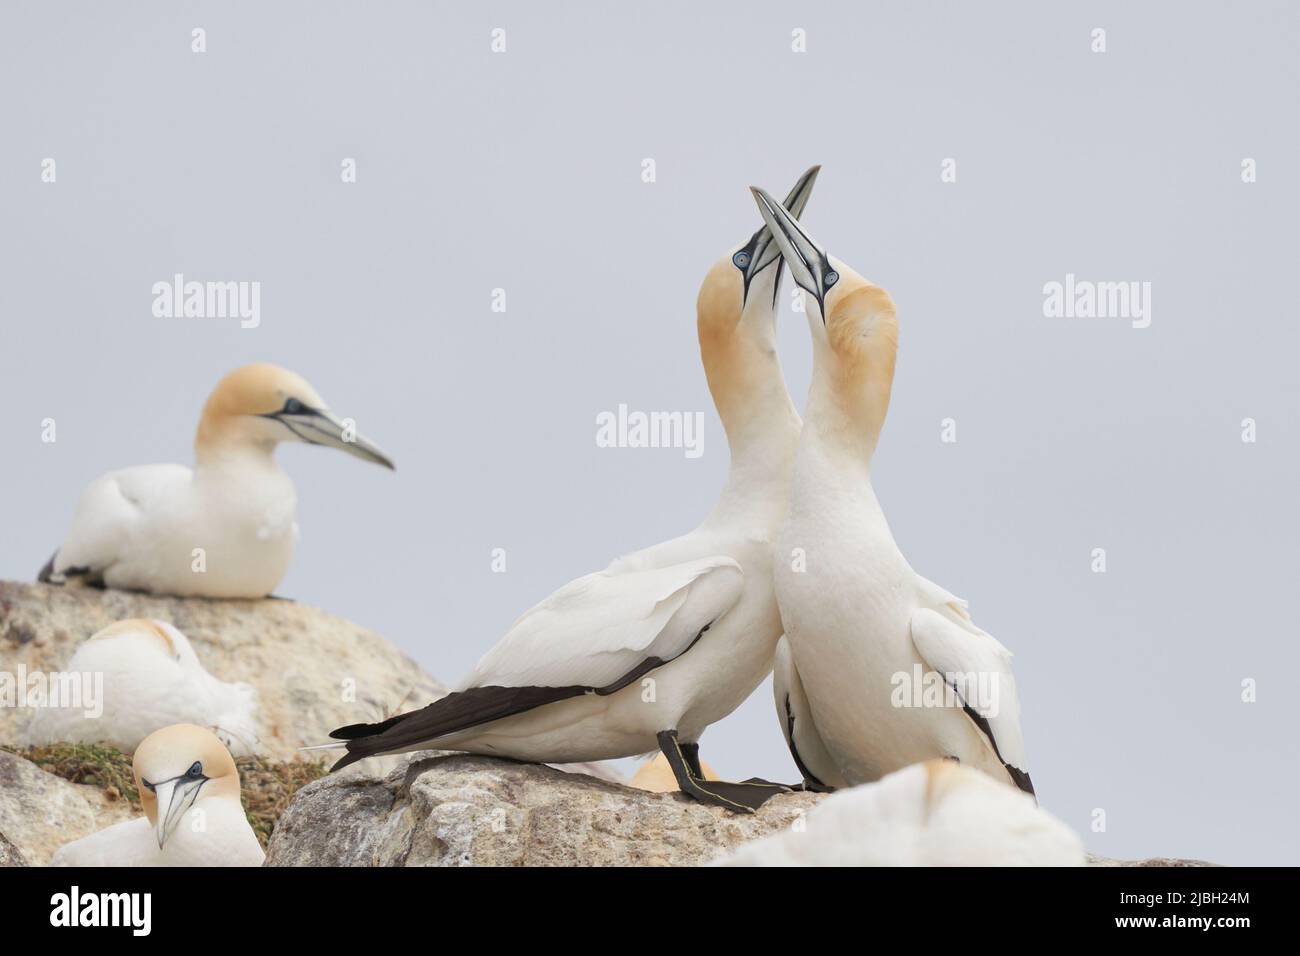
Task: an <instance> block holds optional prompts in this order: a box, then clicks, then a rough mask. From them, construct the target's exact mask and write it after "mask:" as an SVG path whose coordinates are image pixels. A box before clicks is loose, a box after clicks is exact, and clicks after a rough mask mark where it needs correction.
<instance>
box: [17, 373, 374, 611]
mask: <svg viewBox="0 0 1300 956" xmlns="http://www.w3.org/2000/svg"><path fill="white" fill-rule="evenodd" d="M283 441H303V442H307V443H309V444H316V445H326V446H328V447H332V448H338V449H341V450H343V451H346V452H348V453H349V454H352V455H355V456H357V457H358V458H363V459H365V460H366V461H371V462H375V463H377V464H381V465H384V466H385V467H388V468H392V467H393V466H392V462H391V461H389V459H388V458H387V457H386V456H385V455H384V454H383V453H382V452H380V451H379V449H378V448H376V447H375V446H374V445H372V444H370V443H369V442H368V441H367V440H366V439H364V438H363V437H361V436H360V435H359V434H357V433H356V431H355V426H354V425H353V424H351V423H350V422H348V421H347V420H345V419H341V418H339V417H338V416H336V415H334V414H333V413H332V412H330V411H329V409H328V408H327V407H326V405H325V402H324V400H323V399H322V398H321V397H320V395H318V394H317V393H316V391H315V389H313V388H312V387H311V385H309V384H308V383H307V382H306V381H305V380H304V379H303V378H301V377H300V376H298V375H295V374H294V373H293V372H290V371H288V370H287V369H283V368H279V367H277V366H274V365H267V364H255V365H247V366H244V367H243V368H239V369H236V370H235V371H233V372H231V373H230V374H229V375H227V376H226V377H225V378H223V379H222V380H221V381H220V382H219V383H218V384H217V386H216V388H215V389H213V391H212V394H211V395H210V396H209V397H208V401H207V403H206V404H205V405H204V408H203V414H202V416H201V418H200V420H199V427H198V432H197V435H196V437H195V441H194V450H195V467H194V469H193V470H191V469H189V468H186V467H184V466H182V465H141V466H138V467H135V468H123V469H120V470H117V471H111V472H109V473H107V474H105V475H102V476H101V477H99V478H97V479H95V480H94V481H93V482H91V483H90V485H88V486H87V487H86V489H85V491H84V492H82V495H81V498H80V500H79V501H78V504H77V509H76V513H75V515H74V516H73V519H72V527H71V529H70V530H69V532H68V534H67V537H66V538H65V539H64V541H63V544H62V545H61V546H60V547H59V549H58V551H56V552H55V554H54V556H53V557H52V558H50V561H49V563H48V564H47V565H46V566H45V567H44V568H43V569H42V570H41V573H40V580H42V581H48V582H52V583H56V584H58V583H62V582H63V581H64V580H65V579H66V578H67V577H68V576H84V577H86V578H88V579H89V580H92V581H99V582H102V583H104V584H105V585H107V586H108V587H112V588H125V589H130V590H137V591H148V592H151V593H154V594H178V595H199V596H203V597H223V598H238V597H243V598H259V597H265V596H266V595H268V594H270V593H271V592H272V591H273V590H275V587H276V586H277V585H278V584H279V583H280V581H281V580H282V579H283V578H284V575H285V572H286V571H287V570H288V568H289V562H290V560H291V559H292V557H293V549H294V543H295V541H296V540H297V537H298V525H297V522H296V520H295V514H296V511H297V496H296V494H295V492H294V487H293V482H292V481H291V480H290V479H289V476H288V475H287V474H285V472H284V471H283V470H281V468H280V466H279V465H278V464H276V462H275V457H274V452H275V448H276V446H277V445H278V444H279V443H280V442H283Z"/></svg>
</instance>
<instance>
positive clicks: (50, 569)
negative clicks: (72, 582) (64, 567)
mask: <svg viewBox="0 0 1300 956" xmlns="http://www.w3.org/2000/svg"><path fill="white" fill-rule="evenodd" d="M58 556H59V552H57V551H55V552H54V553H53V554H52V555H50V560H48V561H46V562H45V567H43V568H41V573H40V574H38V575H36V580H37V581H39V582H40V583H41V584H49V583H50V578H52V577H54V559H55V558H57V557H58Z"/></svg>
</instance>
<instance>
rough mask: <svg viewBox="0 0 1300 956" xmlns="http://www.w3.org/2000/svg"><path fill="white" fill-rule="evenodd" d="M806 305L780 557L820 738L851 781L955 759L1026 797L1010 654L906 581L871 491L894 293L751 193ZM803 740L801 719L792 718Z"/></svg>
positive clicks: (936, 592)
mask: <svg viewBox="0 0 1300 956" xmlns="http://www.w3.org/2000/svg"><path fill="white" fill-rule="evenodd" d="M754 194H755V197H756V199H757V200H758V205H759V209H760V211H761V212H762V214H763V219H764V221H765V222H766V223H767V224H768V226H769V228H771V229H772V231H773V234H774V237H775V239H776V242H777V244H778V245H779V246H780V248H781V254H782V256H783V257H784V259H785V262H786V265H787V266H788V267H789V269H790V274H791V276H792V277H793V278H794V280H795V281H796V282H797V283H798V284H799V286H800V287H801V288H802V289H803V290H804V291H805V293H806V302H807V315H808V324H809V327H810V328H811V330H812V338H813V374H812V385H811V387H810V389H809V393H808V404H807V408H806V409H805V417H806V421H805V423H804V427H803V432H802V434H801V435H800V439H799V450H798V455H797V457H796V461H795V468H794V476H793V479H792V481H791V486H790V508H789V514H788V516H787V517H786V519H785V523H784V525H783V527H782V529H781V532H780V535H779V537H778V544H777V554H778V555H779V556H788V555H791V554H793V553H795V549H802V551H801V553H802V554H803V556H804V558H803V561H801V562H800V563H799V565H798V569H796V565H795V562H793V561H791V560H789V559H788V558H785V557H781V558H778V560H777V561H776V591H777V599H778V601H779V603H780V607H781V619H782V621H783V623H784V625H785V634H786V638H787V639H788V640H789V642H790V649H791V651H792V654H793V660H794V663H795V665H796V666H797V667H798V675H799V678H800V680H801V684H802V688H803V690H804V691H805V693H806V696H807V701H808V706H809V709H810V711H811V714H812V717H813V720H814V721H815V724H816V729H817V731H818V733H819V736H820V738H821V741H822V743H823V744H824V746H825V749H826V751H827V753H828V754H829V755H830V757H831V758H832V760H833V761H834V764H835V765H836V766H837V767H838V768H839V769H840V772H841V773H842V774H843V777H844V779H845V781H847V782H848V783H849V784H858V783H865V782H868V781H872V780H877V779H879V778H880V777H881V776H883V775H884V774H887V773H889V772H891V771H893V770H897V769H899V768H901V767H905V766H907V765H909V764H913V763H917V762H919V761H922V760H928V759H931V758H934V757H951V758H956V759H958V760H960V761H961V762H962V763H965V764H970V765H971V766H973V767H976V768H978V769H981V770H984V771H986V772H987V773H989V774H992V775H993V776H994V777H996V778H998V779H1000V780H1003V781H1007V782H1009V783H1014V784H1015V785H1016V786H1018V787H1020V788H1021V789H1022V790H1025V791H1027V792H1029V793H1031V794H1032V793H1033V792H1034V791H1033V785H1032V784H1031V783H1030V780H1029V774H1028V773H1027V772H1026V770H1025V767H1026V764H1025V751H1024V741H1023V739H1022V737H1021V733H1020V705H1019V702H1018V699H1017V697H1016V686H1015V678H1014V677H1013V676H1012V673H1011V654H1010V652H1008V651H1007V649H1006V648H1004V647H1003V646H1002V645H1001V644H999V643H998V642H997V641H996V640H994V639H993V638H992V637H991V636H989V635H988V634H986V633H985V632H984V631H982V630H980V629H979V628H978V627H976V626H975V625H974V623H972V621H971V618H970V615H969V614H968V613H967V612H966V604H965V602H964V601H962V600H961V599H959V598H957V597H955V596H953V595H952V594H950V593H949V592H947V591H946V590H944V589H943V588H941V587H939V586H938V585H937V584H934V583H932V582H930V581H927V580H926V579H925V578H923V577H921V576H920V575H918V574H917V573H916V572H915V571H913V570H912V568H911V566H910V565H909V564H908V563H907V561H906V559H904V557H903V555H902V553H901V552H900V551H899V550H898V546H897V545H896V544H895V543H894V538H893V535H892V534H890V531H889V525H888V524H887V523H886V521H885V516H884V513H883V512H882V511H881V508H880V503H879V502H878V501H877V500H876V496H875V493H874V491H873V490H872V487H871V459H872V454H873V452H874V451H875V447H876V443H877V440H878V439H879V437H880V430H881V427H882V425H883V424H884V421H885V412H886V410H887V409H888V406H889V397H890V390H891V386H892V383H893V377H894V359H895V356H896V353H897V350H898V320H897V317H896V315H895V312H894V303H893V302H892V301H891V300H890V298H889V294H888V293H887V292H885V290H884V289H882V288H880V287H879V286H876V285H873V284H872V283H870V282H868V281H867V280H866V279H863V278H862V277H861V276H860V275H858V274H857V273H856V272H854V271H853V270H852V269H850V268H849V267H848V266H847V265H845V264H844V263H843V262H841V261H840V260H839V259H836V258H834V257H832V256H828V255H827V254H826V252H825V251H824V250H823V249H822V248H821V247H820V246H819V245H818V244H817V243H816V242H815V241H814V240H813V239H812V238H811V237H810V236H809V235H808V233H807V231H806V230H804V229H803V227H802V226H801V225H800V224H799V223H798V222H796V221H795V219H794V218H792V217H791V216H790V215H788V214H787V213H786V211H785V210H784V209H782V208H781V207H780V206H778V205H777V204H776V202H775V201H774V200H773V199H772V197H771V196H769V195H768V194H767V193H765V192H764V191H763V190H761V189H755V190H754ZM796 729H797V722H796Z"/></svg>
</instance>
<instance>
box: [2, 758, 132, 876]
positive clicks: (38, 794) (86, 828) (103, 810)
mask: <svg viewBox="0 0 1300 956" xmlns="http://www.w3.org/2000/svg"><path fill="white" fill-rule="evenodd" d="M136 815H137V813H136V811H134V810H133V809H132V808H131V805H130V803H128V802H127V801H125V800H121V799H118V800H110V799H109V798H108V797H107V796H106V795H105V794H104V792H103V791H101V790H100V789H99V788H98V787H92V786H89V785H87V784H77V783H69V782H68V781H67V780H64V779H63V778H62V777H56V776H55V775H54V774H52V773H46V772H45V771H44V770H42V769H41V768H40V767H38V766H36V764H34V763H32V762H31V761H30V760H24V759H23V758H22V757H19V756H17V755H15V754H11V753H8V752H6V751H3V750H0V833H3V834H4V836H5V837H6V838H7V840H8V842H9V843H10V844H11V845H12V846H14V847H16V848H17V850H18V852H19V853H21V855H22V857H24V858H25V859H26V861H27V862H28V863H30V864H31V865H33V866H46V865H48V864H49V862H50V857H52V856H53V855H54V851H55V850H57V849H58V848H59V847H61V846H63V844H65V843H69V842H71V841H72V840H79V839H81V838H82V837H84V836H87V835H89V834H91V833H94V832H95V831H96V830H102V829H103V828H104V827H107V826H112V825H113V824H114V823H120V822H121V821H122V820H129V819H131V818H132V817H134V816H136ZM0 856H3V854H2V853H0Z"/></svg>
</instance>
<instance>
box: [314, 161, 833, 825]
mask: <svg viewBox="0 0 1300 956" xmlns="http://www.w3.org/2000/svg"><path fill="white" fill-rule="evenodd" d="M817 172H818V167H814V168H812V169H810V170H808V172H806V173H805V174H804V175H803V176H802V177H801V178H800V180H799V182H798V183H797V184H796V185H795V187H794V189H793V190H792V191H791V193H790V195H789V197H787V199H786V202H787V203H788V204H789V206H790V209H791V213H792V214H793V215H796V216H797V215H799V214H800V213H801V212H802V210H803V208H804V205H805V204H806V203H807V201H808V196H809V194H810V192H811V190H812V186H813V181H814V180H815V179H816V176H817ZM779 259H780V256H779V254H778V252H777V249H776V247H775V246H774V245H773V243H772V239H771V234H770V232H769V231H768V230H767V228H766V227H763V228H761V229H759V230H758V232H756V233H754V235H753V236H752V237H751V238H750V239H749V241H748V242H746V243H745V244H743V245H742V246H740V247H739V248H737V249H735V250H733V251H732V252H731V253H728V254H727V256H726V257H724V258H723V259H721V260H719V261H718V262H717V263H716V264H715V265H714V266H713V268H712V269H710V271H709V273H708V275H707V276H706V277H705V279H704V283H703V285H702V286H701V288H700V293H699V297H698V299H697V302H696V309H697V314H698V332H699V340H700V354H701V357H702V359H703V363H704V370H705V374H706V376H707V378H708V383H709V391H710V393H711V394H712V396H713V401H714V404H715V405H716V406H717V409H718V415H719V417H720V418H721V419H722V423H723V426H724V428H725V429H726V432H727V442H728V445H729V446H730V449H731V464H730V470H729V474H728V478H727V483H726V486H725V488H724V489H723V491H722V496H721V498H720V500H719V501H718V504H717V506H716V507H715V508H714V510H713V512H712V513H711V514H710V515H709V516H708V518H706V519H705V520H704V522H703V523H702V524H701V525H700V526H699V527H698V528H696V529H695V530H694V531H692V532H690V533H689V534H687V535H684V536H682V537H680V538H675V539H673V540H671V541H667V542H664V543H663V544H658V545H655V546H654V547H651V548H647V549H646V550H643V551H638V552H635V553H633V554H630V555H628V556H626V557H623V558H620V559H618V560H617V561H615V562H614V563H613V564H611V565H610V566H609V567H608V568H606V569H605V570H604V571H600V572H597V573H595V574H589V575H587V576H585V577H581V578H578V579H577V580H575V581H572V582H570V583H569V584H566V585H565V586H564V587H562V588H560V590H558V591H556V592H555V593H554V594H552V595H551V596H550V597H548V598H547V599H546V600H544V601H543V602H542V603H540V604H538V605H537V606H536V607H534V608H533V609H532V610H530V611H527V612H526V613H525V614H524V615H523V616H522V617H521V618H519V619H518V620H517V621H516V622H515V623H514V625H513V626H512V627H511V628H510V630H509V631H508V632H507V633H506V635H505V636H504V637H503V638H502V639H501V640H500V642H499V643H498V644H497V645H496V646H495V647H494V648H492V650H490V651H489V652H488V653H487V654H486V655H485V656H484V657H483V659H482V660H480V661H479V664H478V666H477V667H476V668H475V669H474V670H473V672H471V673H470V674H469V676H467V677H466V678H465V679H464V680H463V681H461V683H460V684H459V685H458V686H457V688H456V689H455V690H454V691H453V692H452V693H451V694H449V695H448V696H446V697H444V698H443V699H441V700H439V701H436V702H434V703H433V704H430V705H429V706H428V707H425V708H424V709H423V710H418V711H413V712H410V713H405V714H399V715H397V716H396V717H392V718H389V719H388V720H385V721H381V722H379V723H374V724H355V725H352V726H349V727H342V728H340V729H338V730H336V731H334V733H333V734H332V735H331V736H333V737H335V738H339V739H342V740H346V741H347V743H346V747H347V750H348V753H347V755H346V756H344V757H343V758H342V759H340V760H339V761H338V763H336V764H335V769H338V768H340V767H345V766H347V765H348V764H350V763H353V762H355V761H357V760H361V759H362V758H364V757H369V756H372V755H375V754H383V753H394V752H401V751H409V750H420V749H425V748H430V747H433V748H437V749H439V750H460V751H468V752H472V753H479V754H494V755H499V756H502V757H511V758H514V759H516V760H528V761H534V762H539V763H555V762H575V761H585V760H604V759H610V758H616V757H627V756H633V755H636V754H644V753H647V752H650V751H653V750H655V749H659V750H661V751H662V752H663V753H664V755H665V756H666V757H667V759H668V762H669V764H670V765H671V767H672V769H673V773H674V775H675V776H676V778H677V784H678V786H679V787H680V788H681V789H682V790H683V791H684V792H686V793H688V794H690V795H691V796H693V797H695V798H696V799H699V800H702V801H705V802H709V803H714V804H718V805H721V806H723V807H726V808H728V809H730V810H734V811H741V812H750V811H752V808H753V807H756V806H758V805H760V804H761V803H762V802H763V801H764V800H766V799H767V798H768V797H770V796H772V795H773V794H775V793H779V792H782V791H783V790H785V789H786V788H784V787H781V786H779V785H776V784H767V783H763V782H747V783H726V782H721V781H708V780H705V779H704V778H703V774H702V772H701V767H700V763H699V743H698V742H699V739H700V735H701V734H702V733H703V732H704V729H705V728H706V727H708V726H709V725H710V724H712V723H714V722H715V721H718V720H721V719H722V718H723V717H726V716H727V715H728V714H730V713H731V712H732V711H733V710H735V709H736V707H737V706H739V705H740V703H741V702H742V701H743V700H744V699H745V698H746V697H748V696H749V695H750V693H751V692H752V691H753V690H754V688H755V687H757V686H758V685H759V683H761V682H762V680H763V678H764V677H766V676H767V674H768V672H769V671H770V670H771V668H772V651H773V648H774V646H775V644H776V640H777V638H778V637H779V636H780V634H781V620H780V615H779V612H778V611H777V607H776V598H775V594H774V591H773V586H772V540H773V536H774V535H775V533H776V529H777V528H778V527H779V525H780V522H781V519H782V516H783V515H784V514H785V508H786V499H787V495H788V487H789V475H790V467H791V464H792V462H793V459H794V450H795V445H796V442H797V440H798V435H799V415H798V413H797V412H796V411H795V408H794V404H793V403H792V402H791V401H790V395H789V393H788V392H787V391H786V387H785V379H784V378H783V377H782V374H781V365H780V362H779V361H778V359H777V354H776V324H775V322H776V319H775V302H776V296H777V290H778V283H779V277H780V262H779Z"/></svg>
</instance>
